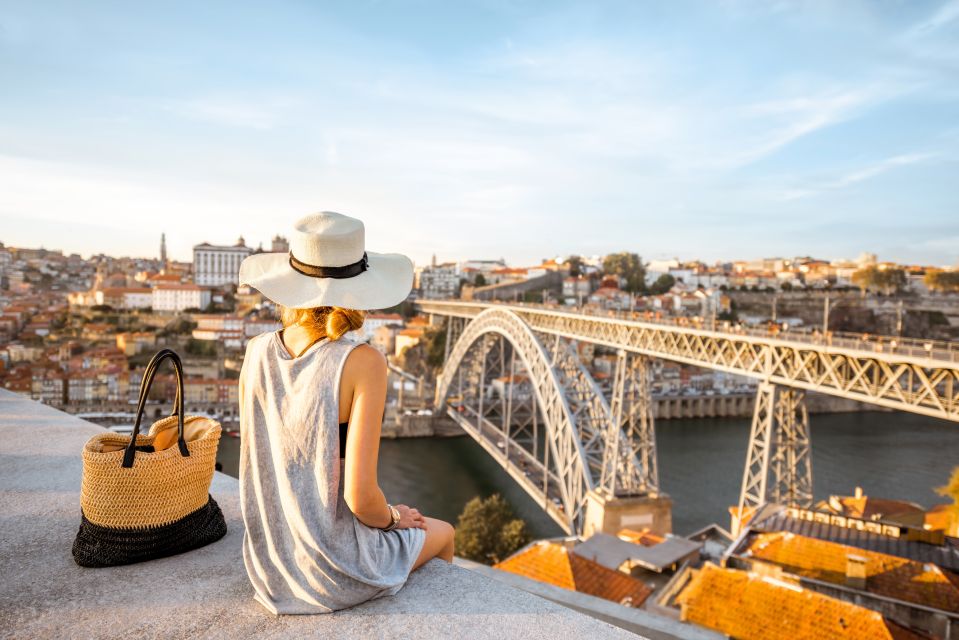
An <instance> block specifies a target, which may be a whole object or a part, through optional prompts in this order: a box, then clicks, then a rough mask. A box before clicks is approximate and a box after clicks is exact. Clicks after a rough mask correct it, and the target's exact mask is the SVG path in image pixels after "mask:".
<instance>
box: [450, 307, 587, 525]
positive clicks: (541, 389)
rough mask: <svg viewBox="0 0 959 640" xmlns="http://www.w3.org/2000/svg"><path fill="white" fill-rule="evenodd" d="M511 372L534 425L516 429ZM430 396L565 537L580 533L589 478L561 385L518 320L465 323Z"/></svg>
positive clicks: (495, 314) (498, 315)
mask: <svg viewBox="0 0 959 640" xmlns="http://www.w3.org/2000/svg"><path fill="white" fill-rule="evenodd" d="M507 345H508V346H507ZM519 366H521V367H522V369H523V372H524V378H525V379H524V381H523V385H526V386H527V387H528V390H529V395H530V396H531V399H532V400H534V401H535V405H534V412H536V411H537V410H538V413H539V414H540V415H541V417H542V420H541V421H540V420H538V419H535V418H533V419H529V420H527V421H525V423H523V422H522V421H521V423H520V425H519V429H518V430H516V429H514V427H513V412H514V410H515V408H514V406H513V403H514V402H515V403H517V404H519V403H520V402H521V401H522V389H520V392H519V393H518V394H517V396H518V397H514V389H516V388H517V387H522V386H523V385H517V384H516V382H517V381H516V373H515V372H516V370H517V369H518V367H519ZM510 373H512V374H513V375H510ZM504 378H506V379H505V380H504ZM497 380H498V381H499V383H500V385H499V386H500V387H501V388H502V389H503V390H504V392H503V393H501V394H499V395H498V396H497V394H496V393H495V392H494V391H493V390H492V389H491V387H492V386H493V382H494V381H497ZM436 397H437V400H438V401H439V402H438V404H437V406H438V407H439V406H443V404H445V403H446V402H447V401H448V402H449V404H450V406H449V409H448V413H449V415H450V416H451V417H452V418H453V419H454V420H456V422H458V423H459V424H460V425H461V426H462V427H463V429H464V430H465V431H466V432H467V433H469V434H470V435H471V436H472V437H473V438H474V439H476V440H477V441H478V442H479V443H480V444H481V445H482V446H483V447H484V448H485V449H486V450H487V451H488V452H489V453H490V454H491V455H492V456H493V457H494V458H495V459H497V460H499V461H500V462H501V463H502V464H503V466H504V468H505V469H506V470H507V471H508V472H509V473H510V475H511V476H512V477H513V478H514V479H515V480H516V481H517V482H518V483H519V484H520V485H521V486H522V487H523V488H524V489H525V490H526V491H527V492H528V493H530V494H531V495H532V496H533V498H534V499H536V501H537V502H538V503H540V504H542V506H543V508H544V509H545V510H546V512H547V513H548V514H549V515H550V516H551V517H552V518H553V520H555V521H556V522H557V523H558V524H559V525H560V526H561V527H562V528H563V529H564V530H565V531H566V532H567V533H574V532H579V531H580V530H581V528H582V521H583V516H584V511H585V506H586V494H587V492H588V491H590V490H591V489H593V487H594V482H593V478H592V476H591V474H590V473H589V469H588V466H587V463H586V461H587V456H586V455H585V452H584V451H583V447H582V444H581V442H580V439H579V430H578V428H577V427H576V423H575V418H574V412H573V411H572V410H571V408H570V406H569V403H568V402H567V400H566V387H565V386H564V385H563V383H562V382H561V380H560V378H559V375H558V374H557V372H556V370H554V368H553V358H552V356H551V355H550V353H549V352H548V351H547V350H546V348H545V347H544V346H543V344H542V342H541V341H540V340H539V338H537V336H536V335H535V334H534V333H533V331H532V330H531V329H530V328H529V326H527V324H526V323H525V322H523V321H522V320H521V319H520V318H519V317H517V316H516V314H514V313H511V312H510V311H508V310H503V309H490V310H489V311H487V312H486V313H483V314H481V315H480V316H478V317H477V318H476V319H474V320H473V321H472V322H470V323H469V324H468V325H466V327H465V328H464V329H463V332H462V334H461V335H460V337H459V339H458V340H457V341H456V343H455V345H454V346H453V348H452V350H451V352H450V355H449V358H448V360H447V362H446V364H445V366H444V370H443V373H442V375H441V376H440V380H439V381H438V385H437V395H436ZM517 401H519V402H517ZM527 413H528V412H527ZM531 426H532V430H530V427H531ZM540 427H542V428H540ZM540 440H542V445H540V444H539V441H540ZM524 443H525V444H526V446H523V445H524Z"/></svg>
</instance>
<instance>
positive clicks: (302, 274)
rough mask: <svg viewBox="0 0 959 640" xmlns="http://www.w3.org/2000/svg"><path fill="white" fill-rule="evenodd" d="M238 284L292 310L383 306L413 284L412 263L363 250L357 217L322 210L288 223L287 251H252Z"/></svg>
mask: <svg viewBox="0 0 959 640" xmlns="http://www.w3.org/2000/svg"><path fill="white" fill-rule="evenodd" d="M240 284H241V285H244V284H245V285H249V286H251V287H253V288H255V289H257V290H259V292H260V293H262V294H263V295H264V296H266V297H267V298H269V299H270V300H272V301H273V302H275V303H277V304H280V305H283V306H284V307H289V308H292V309H310V308H313V307H344V308H347V309H363V310H369V309H386V308H388V307H392V306H395V305H397V304H399V303H400V302H402V301H403V300H405V299H406V296H407V295H409V293H410V290H411V289H412V288H413V263H412V262H411V261H410V259H409V258H407V257H406V256H404V255H402V254H399V253H373V252H372V251H367V250H366V230H365V228H364V226H363V222H362V221H360V220H357V219H356V218H351V217H349V216H345V215H343V214H340V213H334V212H332V211H324V212H322V213H314V214H311V215H308V216H304V217H302V218H300V219H299V220H297V221H296V223H295V224H294V225H293V234H292V236H291V237H290V251H289V253H257V254H253V255H251V256H248V257H247V258H246V259H245V260H244V261H243V263H242V264H241V265H240Z"/></svg>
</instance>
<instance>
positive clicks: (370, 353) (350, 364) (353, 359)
mask: <svg viewBox="0 0 959 640" xmlns="http://www.w3.org/2000/svg"><path fill="white" fill-rule="evenodd" d="M386 369H387V365H386V356H384V355H383V354H382V353H380V351H379V350H378V349H376V348H375V347H371V346H370V345H368V344H361V345H360V346H358V347H356V348H355V349H353V350H352V351H350V355H349V356H347V358H346V364H345V365H344V367H343V375H345V376H347V377H348V378H351V379H353V380H359V379H361V378H365V377H368V376H373V377H378V376H383V377H385V376H386Z"/></svg>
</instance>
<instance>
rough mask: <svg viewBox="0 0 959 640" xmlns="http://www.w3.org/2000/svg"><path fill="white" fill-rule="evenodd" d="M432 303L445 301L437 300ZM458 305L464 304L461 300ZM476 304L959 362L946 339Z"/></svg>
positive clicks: (956, 348)
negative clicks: (614, 319) (539, 310)
mask: <svg viewBox="0 0 959 640" xmlns="http://www.w3.org/2000/svg"><path fill="white" fill-rule="evenodd" d="M431 302H445V301H441V300H436V301H431ZM455 302H460V301H458V300H457V301H455ZM464 302H471V301H464ZM476 304H478V305H484V306H485V305H494V304H503V305H506V306H513V307H526V308H530V309H543V310H548V311H560V312H565V313H578V314H581V315H587V316H594V317H598V318H617V319H621V320H634V321H637V322H646V323H650V324H659V325H663V326H669V327H685V328H690V329H697V330H701V331H722V332H724V333H730V334H734V335H743V336H752V337H758V338H777V339H779V340H789V341H793V342H802V343H807V344H814V345H817V346H826V347H841V348H846V349H856V350H859V351H871V352H874V353H886V354H895V355H905V356H913V357H918V358H931V359H935V360H944V361H946V362H959V342H947V341H943V340H925V339H921V338H908V337H901V336H884V335H874V334H868V333H849V332H842V331H827V332H825V333H823V332H822V331H820V330H818V329H789V328H786V329H784V328H783V327H782V326H781V325H778V324H773V323H770V324H769V325H767V326H762V327H750V326H745V325H742V324H739V323H734V322H730V321H728V320H720V321H716V322H713V321H711V320H710V319H708V318H703V317H700V316H689V317H685V316H680V317H665V316H662V315H660V314H659V313H657V312H653V311H617V310H599V309H595V308H590V307H585V306H584V307H573V306H566V305H558V304H542V303H530V302H509V303H505V302H504V303H497V302H494V301H485V300H484V301H477V302H476Z"/></svg>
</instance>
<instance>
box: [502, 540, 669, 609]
mask: <svg viewBox="0 0 959 640" xmlns="http://www.w3.org/2000/svg"><path fill="white" fill-rule="evenodd" d="M494 568H496V569H500V570H502V571H508V572H510V573H515V574H516V575H520V576H524V577H526V578H531V579H533V580H538V581H540V582H546V583H548V584H551V585H554V586H557V587H562V588H563V589H569V590H570V591H578V592H579V593H585V594H588V595H591V596H596V597H598V598H603V599H605V600H612V601H613V602H618V603H621V604H625V605H626V606H632V607H638V606H640V605H641V604H642V603H643V601H644V600H646V598H647V597H649V594H650V593H652V590H651V589H650V588H649V587H647V586H646V584H645V583H644V582H643V581H642V580H638V579H637V578H634V577H632V576H630V575H627V574H625V573H622V572H619V571H614V570H612V569H607V568H606V567H604V566H602V565H600V564H598V563H596V562H593V561H592V560H589V559H588V558H583V557H581V556H578V555H577V554H575V553H570V551H569V550H567V549H566V547H564V546H563V545H561V544H557V543H555V542H545V541H544V542H538V543H536V544H532V545H530V546H529V547H527V548H526V549H525V550H524V551H520V552H519V553H516V554H514V555H512V556H510V557H509V558H507V559H506V560H503V561H502V562H500V563H499V564H496V565H494Z"/></svg>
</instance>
